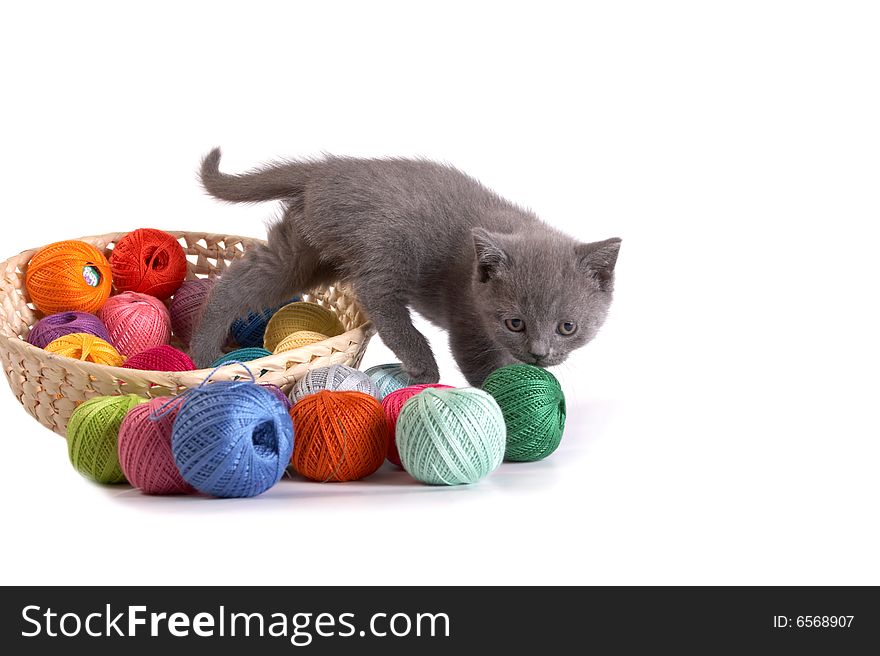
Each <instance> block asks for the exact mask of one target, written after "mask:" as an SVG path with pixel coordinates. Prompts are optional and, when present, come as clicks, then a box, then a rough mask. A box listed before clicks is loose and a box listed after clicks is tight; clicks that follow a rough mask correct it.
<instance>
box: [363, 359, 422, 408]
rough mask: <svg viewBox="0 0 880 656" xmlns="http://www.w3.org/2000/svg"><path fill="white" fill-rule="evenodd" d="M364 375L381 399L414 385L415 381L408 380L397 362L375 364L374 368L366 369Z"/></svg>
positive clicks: (401, 366) (407, 376)
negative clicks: (375, 388) (374, 385)
mask: <svg viewBox="0 0 880 656" xmlns="http://www.w3.org/2000/svg"><path fill="white" fill-rule="evenodd" d="M364 373H365V374H367V375H368V376H369V377H370V378H372V379H373V382H374V383H376V387H377V388H378V389H379V393H380V394H381V395H382V397H381V398H382V399H384V398H385V397H386V396H388V395H389V394H391V392H396V391H397V390H399V389H403V388H404V387H409V386H410V385H413V384H415V381H413V379H412V378H410V375H409V374H408V373H406V370H405V369H404V368H403V365H402V364H401V363H399V362H390V363H388V364H377V365H376V366H375V367H370V368H369V369H367V370H366V371H365V372H364ZM380 400H381V399H380Z"/></svg>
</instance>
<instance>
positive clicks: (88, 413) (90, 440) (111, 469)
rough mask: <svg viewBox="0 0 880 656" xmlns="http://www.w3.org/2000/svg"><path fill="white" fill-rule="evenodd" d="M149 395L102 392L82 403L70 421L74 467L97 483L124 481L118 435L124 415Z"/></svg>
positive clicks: (69, 445) (70, 445) (69, 436)
mask: <svg viewBox="0 0 880 656" xmlns="http://www.w3.org/2000/svg"><path fill="white" fill-rule="evenodd" d="M145 401H146V399H144V398H141V397H139V396H137V395H135V394H127V395H125V396H98V397H95V398H94V399H89V400H88V401H86V402H85V403H83V404H82V405H80V406H79V407H78V408H77V409H76V410H74V411H73V414H72V415H71V416H70V421H69V422H68V423H67V455H68V456H70V462H71V464H73V466H74V468H75V469H76V470H77V471H78V472H79V473H80V474H82V475H83V476H85V477H86V478H90V479H92V480H93V481H95V482H96V483H124V482H125V474H123V473H122V469H121V468H120V466H119V456H118V455H117V438H118V435H119V425H120V424H121V423H122V419H123V418H124V417H125V415H126V414H127V413H128V411H129V410H131V409H132V408H133V407H135V406H136V405H138V404H139V403H144V402H145Z"/></svg>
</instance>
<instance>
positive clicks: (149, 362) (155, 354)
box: [122, 344, 196, 371]
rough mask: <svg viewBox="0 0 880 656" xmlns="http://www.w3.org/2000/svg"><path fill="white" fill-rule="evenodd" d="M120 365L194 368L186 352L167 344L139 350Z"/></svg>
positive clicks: (184, 369) (177, 369)
mask: <svg viewBox="0 0 880 656" xmlns="http://www.w3.org/2000/svg"><path fill="white" fill-rule="evenodd" d="M122 366H123V367H124V368H126V369H141V370H143V371H193V370H194V369H195V368H196V365H195V364H194V363H193V361H192V360H191V359H190V357H189V356H188V355H187V354H186V353H184V352H183V351H178V350H177V349H176V348H174V347H173V346H168V345H167V344H162V345H161V346H153V347H152V348H148V349H147V350H146V351H141V352H140V353H137V354H135V355H133V356H131V357H130V358H129V359H128V360H126V361H125V364H124V365H122Z"/></svg>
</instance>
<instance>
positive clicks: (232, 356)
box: [211, 348, 272, 367]
mask: <svg viewBox="0 0 880 656" xmlns="http://www.w3.org/2000/svg"><path fill="white" fill-rule="evenodd" d="M270 355H272V354H271V353H269V351H267V350H266V349H263V348H243V349H238V350H235V351H230V352H229V353H225V354H223V355H221V356H220V357H219V358H217V359H216V360H214V363H213V364H212V365H211V366H212V367H219V366H220V365H223V364H226V363H227V362H236V361H237V362H250V361H251V360H259V359H260V358H265V357H268V356H270Z"/></svg>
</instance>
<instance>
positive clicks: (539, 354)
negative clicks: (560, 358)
mask: <svg viewBox="0 0 880 656" xmlns="http://www.w3.org/2000/svg"><path fill="white" fill-rule="evenodd" d="M529 354H530V355H531V356H532V357H533V358H535V360H542V359H543V358H546V357H547V356H548V355H549V354H550V349H549V347H548V346H547V345H546V344H531V345H530V346H529Z"/></svg>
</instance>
